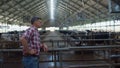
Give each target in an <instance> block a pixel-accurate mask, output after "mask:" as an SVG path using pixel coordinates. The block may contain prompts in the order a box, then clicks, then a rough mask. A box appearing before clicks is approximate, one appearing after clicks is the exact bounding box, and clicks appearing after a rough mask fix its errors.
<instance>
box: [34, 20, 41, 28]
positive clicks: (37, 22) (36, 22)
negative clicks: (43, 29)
mask: <svg viewBox="0 0 120 68" xmlns="http://www.w3.org/2000/svg"><path fill="white" fill-rule="evenodd" d="M41 25H42V21H41V20H36V21H35V26H36V27H37V28H40V26H41Z"/></svg>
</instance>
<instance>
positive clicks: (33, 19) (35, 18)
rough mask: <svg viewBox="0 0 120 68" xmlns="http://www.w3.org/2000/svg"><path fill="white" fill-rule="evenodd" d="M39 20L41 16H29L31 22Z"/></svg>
mask: <svg viewBox="0 0 120 68" xmlns="http://www.w3.org/2000/svg"><path fill="white" fill-rule="evenodd" d="M39 19H40V20H41V18H40V17H36V16H34V17H32V18H31V24H33V23H34V22H35V21H36V20H39Z"/></svg>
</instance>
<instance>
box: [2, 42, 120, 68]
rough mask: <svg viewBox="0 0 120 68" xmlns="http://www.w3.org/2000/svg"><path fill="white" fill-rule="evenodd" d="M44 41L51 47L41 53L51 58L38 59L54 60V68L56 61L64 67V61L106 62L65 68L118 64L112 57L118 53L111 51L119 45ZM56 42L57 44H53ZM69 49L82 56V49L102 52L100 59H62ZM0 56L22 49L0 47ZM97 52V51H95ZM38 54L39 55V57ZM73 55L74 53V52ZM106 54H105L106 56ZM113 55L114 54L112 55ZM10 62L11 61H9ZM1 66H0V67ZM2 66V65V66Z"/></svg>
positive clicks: (119, 46)
mask: <svg viewBox="0 0 120 68" xmlns="http://www.w3.org/2000/svg"><path fill="white" fill-rule="evenodd" d="M43 42H45V43H48V42H49V43H51V45H52V47H51V48H49V50H48V53H44V52H42V53H41V55H45V54H46V55H52V60H45V61H44V60H42V61H41V60H40V63H46V62H54V66H53V67H54V68H58V65H57V62H59V64H60V66H59V67H60V68H64V67H65V66H64V64H63V63H64V62H82V61H96V62H99V61H104V62H106V64H104V63H102V64H101V63H100V64H85V65H69V66H67V67H66V68H77V67H78V68H79V67H104V66H105V67H107V68H114V67H115V66H120V63H115V62H114V61H113V60H112V58H114V57H115V58H120V56H119V54H112V51H113V50H115V49H119V48H120V45H104V46H103V45H99V46H94V45H93V46H87V45H86V46H79V47H75V46H74V47H71V46H65V47H59V46H60V45H59V44H60V43H61V42H65V40H57V41H56V40H48V41H43ZM55 43H57V44H55ZM54 46H58V47H54ZM70 51H74V52H76V51H79V52H83V53H82V56H84V51H88V52H89V51H92V54H93V55H96V54H97V55H99V54H100V53H101V52H103V54H102V59H101V58H100V59H99V57H98V59H80V60H79V59H78V60H76V59H69V60H66V59H64V57H63V55H66V56H67V54H66V53H64V52H70ZM0 52H1V53H0V54H1V55H0V56H3V55H4V52H22V49H0ZM96 52H97V53H96ZM41 55H40V57H41ZM74 55H75V54H74ZM106 55H107V56H106ZM113 55H114V56H113ZM68 57H69V56H68ZM1 59H2V61H1V62H2V63H1V65H2V64H3V63H4V57H2V58H1ZM11 63H12V61H11ZM1 68H2V67H1ZM3 68H4V66H3Z"/></svg>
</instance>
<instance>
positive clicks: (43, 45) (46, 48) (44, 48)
mask: <svg viewBox="0 0 120 68" xmlns="http://www.w3.org/2000/svg"><path fill="white" fill-rule="evenodd" d="M41 45H42V46H41V47H42V48H43V50H44V51H45V52H47V51H48V47H47V45H46V44H41Z"/></svg>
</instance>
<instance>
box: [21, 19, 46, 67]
mask: <svg viewBox="0 0 120 68" xmlns="http://www.w3.org/2000/svg"><path fill="white" fill-rule="evenodd" d="M41 25H42V22H41V18H39V17H33V18H32V19H31V26H30V28H28V29H27V30H26V31H25V32H24V33H23V35H22V37H21V38H20V41H21V43H22V45H23V59H22V61H23V65H24V68H39V58H38V57H39V53H40V48H41V47H42V48H43V50H44V51H47V49H48V48H47V46H46V45H45V44H41V43H40V35H39V32H38V28H39V27H40V26H41Z"/></svg>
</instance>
